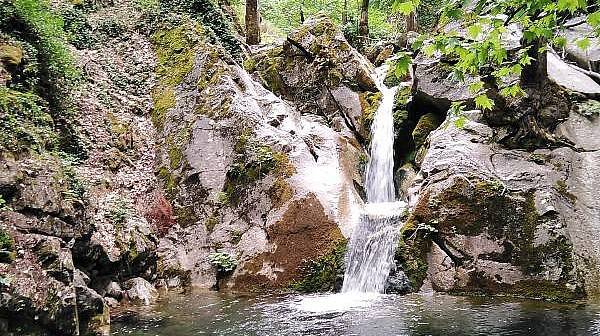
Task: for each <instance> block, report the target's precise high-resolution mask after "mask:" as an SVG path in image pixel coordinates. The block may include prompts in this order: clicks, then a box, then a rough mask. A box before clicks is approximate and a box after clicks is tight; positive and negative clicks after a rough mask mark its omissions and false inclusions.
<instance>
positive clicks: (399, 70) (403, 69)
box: [394, 53, 412, 78]
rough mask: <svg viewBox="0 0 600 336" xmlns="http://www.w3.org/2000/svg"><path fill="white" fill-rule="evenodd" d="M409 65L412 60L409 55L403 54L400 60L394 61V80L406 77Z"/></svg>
mask: <svg viewBox="0 0 600 336" xmlns="http://www.w3.org/2000/svg"><path fill="white" fill-rule="evenodd" d="M411 63H412V58H411V57H410V55H409V54H407V53H403V54H402V55H401V56H400V58H398V59H397V60H396V69H394V75H396V78H402V77H404V76H406V75H407V74H408V69H409V67H410V64H411Z"/></svg>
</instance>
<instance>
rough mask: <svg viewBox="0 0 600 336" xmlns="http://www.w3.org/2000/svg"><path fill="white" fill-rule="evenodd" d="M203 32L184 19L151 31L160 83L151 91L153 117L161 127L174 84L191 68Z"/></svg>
mask: <svg viewBox="0 0 600 336" xmlns="http://www.w3.org/2000/svg"><path fill="white" fill-rule="evenodd" d="M202 34H203V30H202V28H201V27H200V26H199V25H197V24H194V23H191V22H186V23H184V24H182V25H180V26H178V27H176V28H173V29H162V30H159V31H157V32H156V33H154V34H153V35H152V44H153V46H154V50H155V52H156V57H157V65H156V69H155V72H156V76H157V78H158V83H159V84H158V86H157V87H155V88H154V90H153V91H152V99H153V100H154V110H153V112H152V121H153V123H154V125H155V127H156V128H157V129H159V130H162V129H163V127H164V124H165V121H166V115H167V111H168V110H169V109H171V108H173V107H175V100H176V98H175V86H177V85H179V84H180V83H181V82H182V81H183V79H184V78H185V76H186V75H187V74H188V73H190V72H191V71H192V69H193V68H194V62H195V55H196V48H197V45H198V43H199V41H200V36H202Z"/></svg>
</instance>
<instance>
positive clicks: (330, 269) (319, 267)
mask: <svg viewBox="0 0 600 336" xmlns="http://www.w3.org/2000/svg"><path fill="white" fill-rule="evenodd" d="M347 245H348V241H347V240H346V239H343V240H340V241H338V242H337V243H335V246H334V248H333V249H332V250H331V251H330V252H329V253H327V254H325V255H323V256H321V257H320V258H318V259H317V260H313V261H308V262H307V263H306V264H305V265H302V266H301V267H300V270H301V272H302V273H303V274H304V275H303V279H302V280H300V281H296V282H293V283H292V284H291V287H292V288H293V289H294V290H297V291H299V292H305V293H315V292H328V291H333V290H335V289H336V287H339V285H340V281H341V280H342V279H343V278H341V277H340V276H341V275H343V274H344V267H345V264H344V258H345V256H346V249H347Z"/></svg>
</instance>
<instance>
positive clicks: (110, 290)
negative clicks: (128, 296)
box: [104, 281, 124, 301]
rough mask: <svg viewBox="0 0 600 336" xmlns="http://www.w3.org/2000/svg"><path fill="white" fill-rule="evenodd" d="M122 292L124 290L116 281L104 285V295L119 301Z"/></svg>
mask: <svg viewBox="0 0 600 336" xmlns="http://www.w3.org/2000/svg"><path fill="white" fill-rule="evenodd" d="M123 294H124V292H123V290H122V289H121V286H119V284H118V283H116V282H114V281H111V282H109V283H108V285H107V286H106V293H105V294H104V295H105V296H108V297H111V298H114V299H116V300H119V301H120V300H121V299H122V298H123Z"/></svg>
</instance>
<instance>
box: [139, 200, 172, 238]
mask: <svg viewBox="0 0 600 336" xmlns="http://www.w3.org/2000/svg"><path fill="white" fill-rule="evenodd" d="M144 217H145V218H146V220H147V221H148V222H149V223H151V224H153V225H155V226H156V230H157V233H158V236H159V237H164V236H165V234H167V232H168V231H169V229H170V228H171V226H173V225H174V224H175V218H174V217H173V208H172V207H171V204H170V203H169V201H167V199H166V198H165V197H164V196H163V195H162V194H160V193H157V194H156V195H155V197H154V203H152V205H150V207H149V209H148V211H147V212H146V213H145V214H144Z"/></svg>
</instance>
